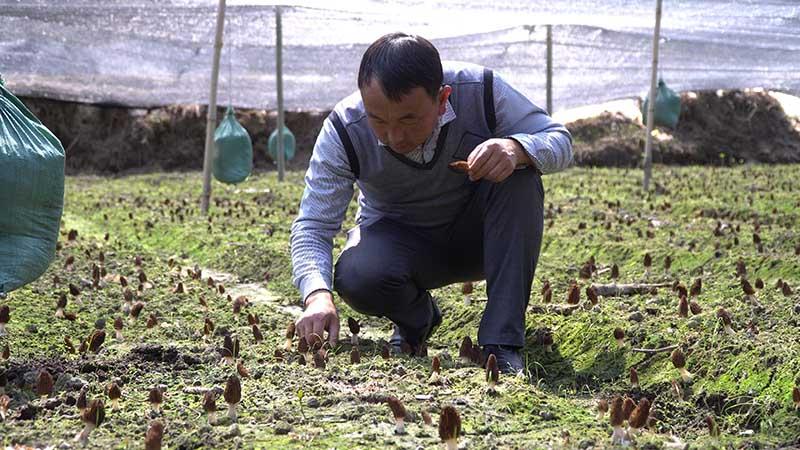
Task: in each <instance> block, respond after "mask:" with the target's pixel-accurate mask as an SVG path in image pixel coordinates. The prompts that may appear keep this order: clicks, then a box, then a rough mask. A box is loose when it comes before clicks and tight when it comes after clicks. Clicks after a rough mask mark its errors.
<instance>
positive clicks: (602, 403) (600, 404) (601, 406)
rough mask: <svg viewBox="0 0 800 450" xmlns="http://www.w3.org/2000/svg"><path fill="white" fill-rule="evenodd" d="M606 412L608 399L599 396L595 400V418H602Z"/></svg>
mask: <svg viewBox="0 0 800 450" xmlns="http://www.w3.org/2000/svg"><path fill="white" fill-rule="evenodd" d="M607 412H608V400H606V399H604V398H601V399H600V400H598V401H597V420H598V421H600V420H603V417H605V415H606V413H607Z"/></svg>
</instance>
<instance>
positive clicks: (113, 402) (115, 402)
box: [111, 398, 119, 409]
mask: <svg viewBox="0 0 800 450" xmlns="http://www.w3.org/2000/svg"><path fill="white" fill-rule="evenodd" d="M117 408H119V399H118V398H115V399H113V400H111V409H117Z"/></svg>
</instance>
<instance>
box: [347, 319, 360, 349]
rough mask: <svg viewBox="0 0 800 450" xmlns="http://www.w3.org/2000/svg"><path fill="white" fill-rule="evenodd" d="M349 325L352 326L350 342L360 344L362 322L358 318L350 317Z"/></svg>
mask: <svg viewBox="0 0 800 450" xmlns="http://www.w3.org/2000/svg"><path fill="white" fill-rule="evenodd" d="M347 327H348V328H350V343H351V344H352V345H358V333H359V332H360V331H361V324H360V323H358V321H357V320H356V319H353V318H352V317H348V318H347Z"/></svg>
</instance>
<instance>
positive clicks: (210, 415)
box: [208, 411, 217, 425]
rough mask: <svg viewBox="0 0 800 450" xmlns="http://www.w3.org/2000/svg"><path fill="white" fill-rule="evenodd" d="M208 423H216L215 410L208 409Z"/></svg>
mask: <svg viewBox="0 0 800 450" xmlns="http://www.w3.org/2000/svg"><path fill="white" fill-rule="evenodd" d="M208 423H209V424H211V425H214V424H216V423H217V413H216V412H215V411H209V413H208Z"/></svg>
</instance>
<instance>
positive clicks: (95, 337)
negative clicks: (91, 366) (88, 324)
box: [89, 330, 106, 353]
mask: <svg viewBox="0 0 800 450" xmlns="http://www.w3.org/2000/svg"><path fill="white" fill-rule="evenodd" d="M105 341H106V332H105V330H94V332H93V333H92V334H91V335H90V336H89V351H91V352H92V353H97V352H99V351H100V347H102V346H103V342H105Z"/></svg>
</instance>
